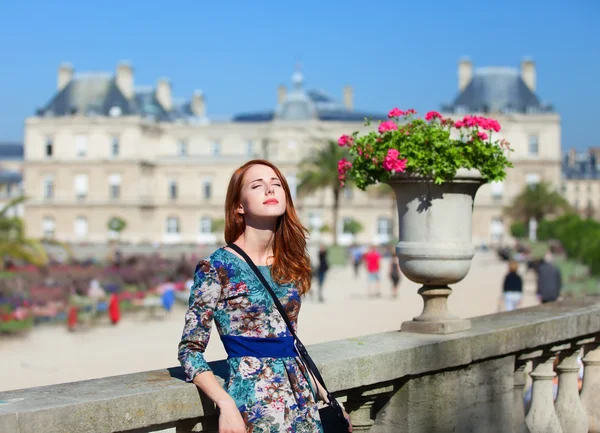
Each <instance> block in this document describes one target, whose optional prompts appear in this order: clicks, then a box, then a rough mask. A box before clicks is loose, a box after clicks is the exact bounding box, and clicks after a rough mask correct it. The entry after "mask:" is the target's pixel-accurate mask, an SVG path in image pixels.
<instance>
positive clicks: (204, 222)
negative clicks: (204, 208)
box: [200, 216, 212, 234]
mask: <svg viewBox="0 0 600 433" xmlns="http://www.w3.org/2000/svg"><path fill="white" fill-rule="evenodd" d="M200 233H202V234H210V233H212V218H211V217H206V216H205V217H202V218H200Z"/></svg>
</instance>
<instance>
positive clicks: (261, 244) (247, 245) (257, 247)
mask: <svg viewBox="0 0 600 433" xmlns="http://www.w3.org/2000/svg"><path fill="white" fill-rule="evenodd" d="M274 239H275V232H274V231H273V230H271V229H257V228H255V227H251V226H246V230H245V231H244V233H242V235H241V236H240V237H239V238H238V239H237V240H236V241H235V244H236V245H238V246H239V247H240V248H242V249H243V250H244V251H245V252H246V254H248V255H249V256H250V258H251V259H252V260H253V261H254V262H255V263H256V264H257V265H259V266H260V265H264V264H267V265H270V264H271V263H270V262H271V260H272V257H273V241H274Z"/></svg>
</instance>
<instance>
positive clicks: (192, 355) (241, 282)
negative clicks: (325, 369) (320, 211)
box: [179, 249, 323, 433]
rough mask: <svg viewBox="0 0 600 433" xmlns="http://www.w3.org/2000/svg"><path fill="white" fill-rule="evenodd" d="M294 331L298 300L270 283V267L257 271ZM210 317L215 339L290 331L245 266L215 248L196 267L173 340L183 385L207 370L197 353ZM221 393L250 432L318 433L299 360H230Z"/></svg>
mask: <svg viewBox="0 0 600 433" xmlns="http://www.w3.org/2000/svg"><path fill="white" fill-rule="evenodd" d="M258 268H259V270H260V272H262V274H263V275H264V276H265V278H266V279H267V281H268V282H269V284H270V285H271V288H272V289H273V291H274V292H275V293H276V294H277V297H278V298H279V300H280V301H281V304H282V305H283V306H284V308H285V310H286V312H287V314H288V317H289V319H290V321H291V322H292V324H293V325H294V331H296V327H297V319H298V313H299V312H300V303H301V300H300V295H299V293H298V290H297V288H296V287H295V286H294V285H292V284H289V285H279V284H276V283H275V282H274V281H273V279H272V277H271V272H270V267H267V266H259V267H258ZM213 319H214V320H215V323H216V325H217V330H218V331H219V334H220V335H230V336H242V337H260V338H274V337H289V336H290V335H291V334H290V332H289V330H288V329H287V326H286V324H285V322H284V321H283V319H282V317H281V315H280V314H279V312H278V311H277V308H276V307H275V305H274V303H273V299H272V298H271V295H269V292H267V290H266V289H265V288H264V286H263V285H262V283H261V282H260V280H259V279H258V277H257V276H256V275H255V274H254V272H253V271H252V269H251V268H250V266H249V265H248V264H247V263H246V262H245V261H244V260H243V259H242V258H240V257H238V256H237V255H235V254H233V253H231V252H230V251H227V250H225V249H218V250H217V251H215V252H214V253H213V254H212V255H211V256H210V257H209V258H208V259H207V260H202V261H201V262H200V263H199V264H198V267H197V268H196V274H195V275H194V284H193V286H192V289H191V292H190V300H189V308H188V310H187V313H186V315H185V326H184V329H183V336H182V338H181V342H180V343H179V361H180V362H181V366H182V367H183V369H184V371H185V374H186V377H187V380H188V381H192V380H193V378H194V377H195V376H196V375H197V374H199V373H202V372H204V371H209V370H210V367H209V366H208V364H207V362H206V360H205V359H204V351H205V349H206V346H207V344H208V340H209V338H210V331H211V328H212V322H213ZM228 364H229V379H228V381H227V383H226V390H227V392H228V394H229V395H230V396H231V397H232V398H233V400H234V401H235V403H236V405H237V407H238V409H239V410H240V413H241V414H242V417H243V419H244V422H245V423H246V429H247V431H248V432H252V433H263V432H265V433H267V432H268V433H280V432H296V433H303V432H307V433H308V432H311V433H312V432H322V431H323V430H322V427H321V421H320V419H319V413H318V406H317V402H316V394H315V390H314V389H313V386H312V384H311V383H310V382H309V376H308V372H307V370H306V368H305V367H304V364H303V363H302V362H301V361H300V359H299V358H298V357H290V358H254V357H250V356H243V357H239V358H229V359H228Z"/></svg>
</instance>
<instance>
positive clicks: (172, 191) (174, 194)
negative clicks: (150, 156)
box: [169, 180, 177, 200]
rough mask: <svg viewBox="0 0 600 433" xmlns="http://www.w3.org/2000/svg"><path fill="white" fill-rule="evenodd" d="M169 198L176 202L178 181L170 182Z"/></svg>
mask: <svg viewBox="0 0 600 433" xmlns="http://www.w3.org/2000/svg"><path fill="white" fill-rule="evenodd" d="M169 198H170V199H172V200H174V199H176V198H177V181H176V180H171V181H169Z"/></svg>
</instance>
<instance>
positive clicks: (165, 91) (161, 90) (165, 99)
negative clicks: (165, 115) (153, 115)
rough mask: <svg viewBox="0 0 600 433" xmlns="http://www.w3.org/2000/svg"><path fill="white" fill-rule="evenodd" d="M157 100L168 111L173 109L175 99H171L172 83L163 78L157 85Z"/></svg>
mask: <svg viewBox="0 0 600 433" xmlns="http://www.w3.org/2000/svg"><path fill="white" fill-rule="evenodd" d="M156 99H157V100H158V103H159V104H160V105H161V106H162V107H163V108H164V109H165V110H166V111H171V110H172V109H173V99H172V98H171V83H169V80H168V79H166V78H161V79H160V80H158V82H157V83H156Z"/></svg>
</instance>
